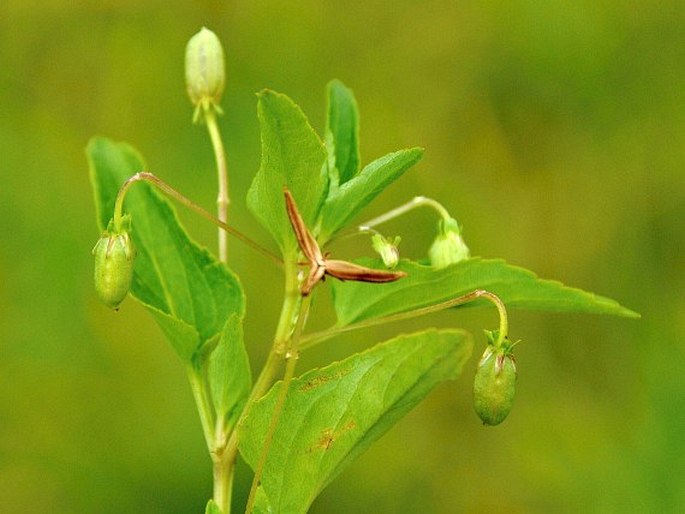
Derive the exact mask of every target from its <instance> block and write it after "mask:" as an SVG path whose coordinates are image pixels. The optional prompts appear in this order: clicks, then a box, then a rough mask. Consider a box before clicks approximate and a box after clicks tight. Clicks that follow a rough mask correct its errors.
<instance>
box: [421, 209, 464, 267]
mask: <svg viewBox="0 0 685 514" xmlns="http://www.w3.org/2000/svg"><path fill="white" fill-rule="evenodd" d="M428 256H429V257H430V261H431V265H432V266H433V267H434V268H438V269H440V268H446V267H447V266H449V265H450V264H455V263H457V262H459V261H463V260H464V259H468V258H469V257H470V256H471V252H470V251H469V248H468V247H467V246H466V243H464V239H462V237H461V229H460V228H459V224H458V223H457V220H455V219H454V218H448V219H441V220H440V224H439V228H438V235H437V237H436V238H435V241H433V244H432V245H431V247H430V250H428Z"/></svg>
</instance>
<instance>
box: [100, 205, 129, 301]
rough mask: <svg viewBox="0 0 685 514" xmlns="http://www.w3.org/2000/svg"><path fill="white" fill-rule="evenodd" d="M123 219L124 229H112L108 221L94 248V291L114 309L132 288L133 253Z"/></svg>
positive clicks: (127, 224)
mask: <svg viewBox="0 0 685 514" xmlns="http://www.w3.org/2000/svg"><path fill="white" fill-rule="evenodd" d="M125 219H126V220H127V222H126V223H124V225H126V227H127V228H126V229H122V230H119V231H116V230H113V229H112V226H113V224H112V222H110V224H109V226H108V227H107V230H105V232H104V233H103V234H102V236H101V237H100V239H99V240H98V242H97V243H96V244H95V247H94V248H93V255H94V256H95V274H94V279H95V291H96V292H97V294H98V296H99V297H100V300H102V302H103V303H104V304H105V305H107V306H108V307H111V308H112V309H115V310H118V309H119V305H120V304H121V302H123V301H124V298H126V294H127V293H128V291H129V289H130V288H131V282H132V280H133V259H134V257H135V255H136V251H135V248H134V246H133V242H132V241H131V238H130V236H129V233H128V226H130V221H128V218H125Z"/></svg>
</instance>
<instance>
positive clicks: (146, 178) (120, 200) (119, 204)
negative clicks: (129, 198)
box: [114, 171, 282, 266]
mask: <svg viewBox="0 0 685 514" xmlns="http://www.w3.org/2000/svg"><path fill="white" fill-rule="evenodd" d="M136 182H148V183H150V184H152V185H154V186H155V187H156V188H157V189H159V190H160V191H162V192H163V193H165V194H167V195H169V196H170V197H172V198H174V199H175V200H176V201H178V202H179V203H181V204H183V205H185V206H186V207H188V208H189V209H191V210H193V211H195V212H196V213H197V214H199V215H200V216H202V217H203V218H205V219H206V220H208V221H210V222H212V223H214V224H215V225H217V226H218V227H219V228H220V229H222V230H223V231H225V232H227V233H229V234H231V235H232V236H233V237H235V238H236V239H238V240H239V241H241V242H242V243H244V244H245V245H247V246H249V247H250V248H252V249H253V250H255V251H257V252H259V253H261V254H262V255H264V256H265V257H268V258H269V259H271V260H272V261H273V262H275V263H276V264H278V265H279V266H280V265H281V264H282V262H281V259H280V258H278V257H277V256H276V255H274V254H273V253H271V252H270V251H269V250H267V249H266V248H264V247H262V246H261V245H260V244H259V243H257V242H255V241H253V240H252V239H250V238H249V237H248V236H246V235H245V234H243V233H242V232H240V231H239V230H238V229H235V228H233V227H231V226H230V225H227V224H226V223H224V222H223V221H221V220H220V219H218V218H217V217H216V216H214V215H212V214H210V213H209V212H208V211H206V210H205V209H203V208H202V207H200V206H199V205H197V204H196V203H195V202H193V201H192V200H190V199H189V198H187V197H186V196H184V195H182V194H181V193H179V192H178V191H176V190H175V189H174V188H173V187H171V186H170V185H169V184H167V183H166V182H164V181H163V180H162V179H160V178H159V177H157V176H156V175H154V174H152V173H150V172H147V171H141V172H139V173H136V174H135V175H133V176H132V177H130V178H129V179H128V180H127V181H126V182H124V183H123V185H122V186H121V188H119V192H118V194H117V198H116V201H115V203H114V227H115V229H116V230H120V229H121V221H122V219H123V209H124V198H125V197H126V193H127V192H128V190H129V189H130V187H131V186H132V185H133V184H135V183H136Z"/></svg>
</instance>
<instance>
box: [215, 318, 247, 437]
mask: <svg viewBox="0 0 685 514" xmlns="http://www.w3.org/2000/svg"><path fill="white" fill-rule="evenodd" d="M207 376H208V378H209V389H210V391H211V396H212V403H213V404H214V411H215V412H216V416H217V419H223V420H224V422H225V428H226V429H227V430H226V431H227V432H228V430H229V429H230V428H231V427H233V425H234V424H235V422H236V421H237V418H238V415H239V414H240V412H241V411H242V408H243V405H244V403H245V400H246V399H247V397H248V395H249V394H250V388H251V386H252V379H251V376H250V362H249V359H248V356H247V352H246V351H245V345H244V343H243V323H242V320H241V318H240V317H239V316H238V314H235V313H234V314H231V316H230V317H229V318H228V321H227V322H226V326H225V327H224V330H223V332H222V334H221V338H220V339H219V343H218V344H217V347H216V348H214V350H213V351H212V353H211V354H210V356H209V363H208V373H207Z"/></svg>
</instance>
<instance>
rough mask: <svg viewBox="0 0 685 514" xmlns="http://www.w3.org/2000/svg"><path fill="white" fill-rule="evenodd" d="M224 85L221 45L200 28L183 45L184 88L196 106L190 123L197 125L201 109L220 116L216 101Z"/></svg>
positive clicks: (214, 36) (205, 30)
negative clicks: (193, 122)
mask: <svg viewBox="0 0 685 514" xmlns="http://www.w3.org/2000/svg"><path fill="white" fill-rule="evenodd" d="M225 82H226V74H225V71H224V50H223V48H222V46H221V42H220V41H219V38H218V37H217V36H216V34H214V32H212V31H211V30H209V29H207V28H205V27H202V29H200V32H198V33H197V34H195V35H194V36H193V37H191V38H190V40H189V41H188V44H187V46H186V89H187V91H188V96H189V97H190V101H191V102H192V103H193V105H194V106H195V114H194V115H193V121H195V122H197V121H198V120H199V119H200V116H201V115H202V111H204V110H209V109H214V110H216V111H217V112H219V113H221V107H219V102H220V101H221V95H223V93H224V84H225Z"/></svg>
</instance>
